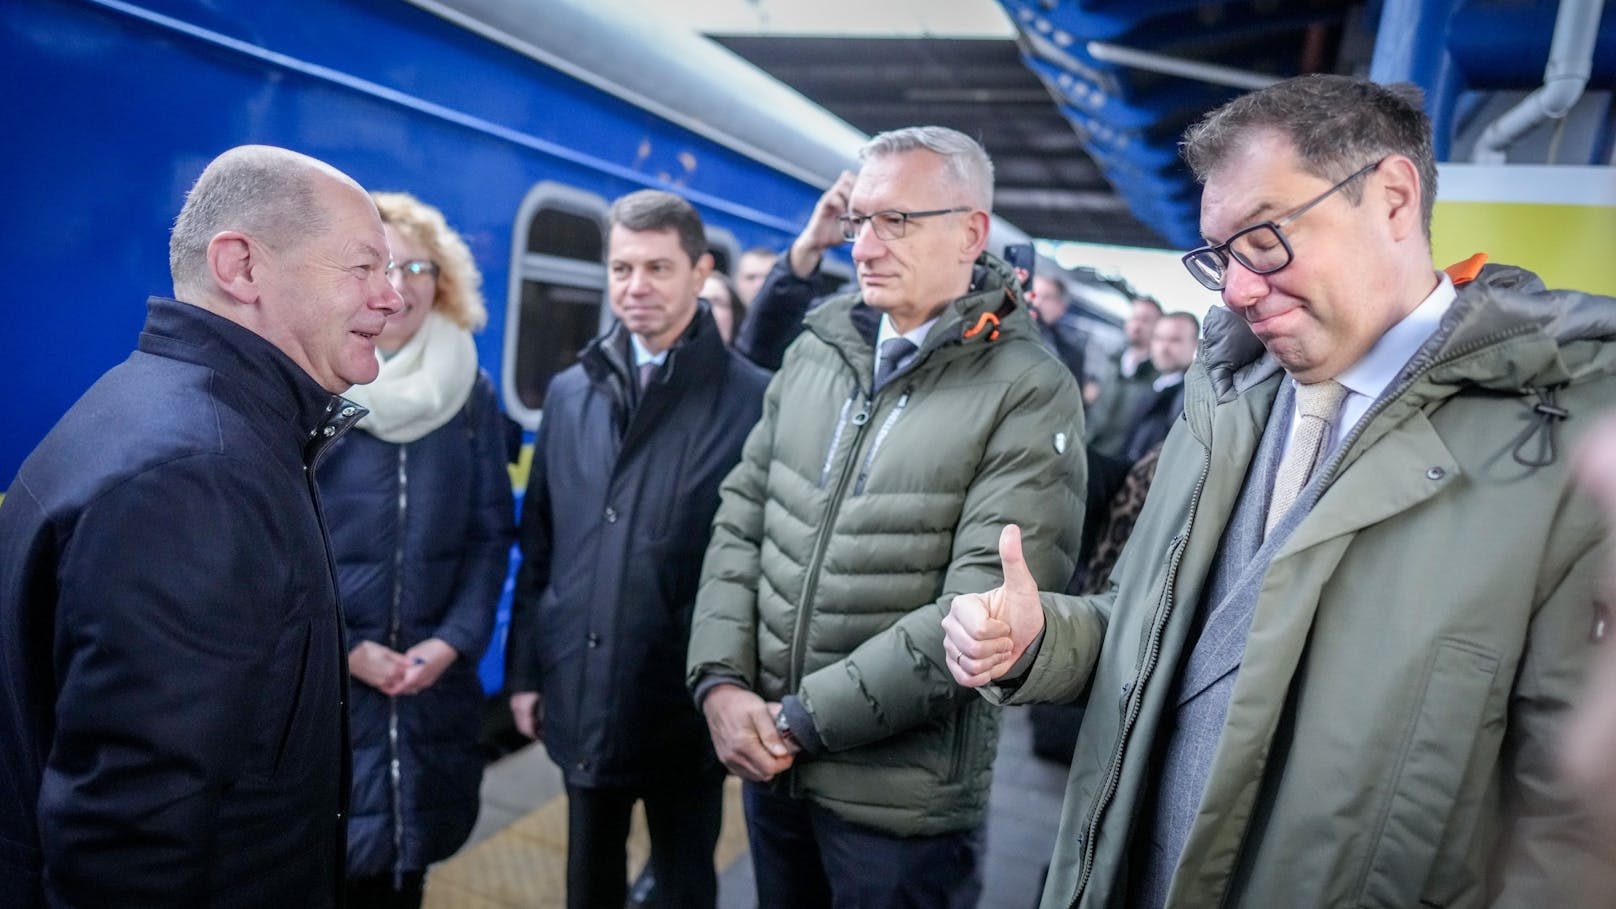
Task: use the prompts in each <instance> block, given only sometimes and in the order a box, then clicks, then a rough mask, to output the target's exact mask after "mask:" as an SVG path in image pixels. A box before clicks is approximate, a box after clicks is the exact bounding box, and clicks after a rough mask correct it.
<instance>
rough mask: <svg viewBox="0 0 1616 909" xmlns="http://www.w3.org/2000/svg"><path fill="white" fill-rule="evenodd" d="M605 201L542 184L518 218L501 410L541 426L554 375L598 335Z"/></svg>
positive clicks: (602, 309)
mask: <svg viewBox="0 0 1616 909" xmlns="http://www.w3.org/2000/svg"><path fill="white" fill-rule="evenodd" d="M606 209H607V205H606V200H605V199H602V198H601V197H599V196H597V195H594V194H593V193H586V192H584V191H582V190H579V189H575V188H573V187H570V186H563V185H561V184H558V183H550V182H545V183H540V184H538V185H537V186H534V187H533V188H532V189H531V190H529V191H528V194H527V198H525V199H523V200H522V205H521V207H520V208H519V209H518V210H517V213H516V224H515V228H514V231H513V236H512V237H511V240H512V243H511V272H510V274H511V277H510V287H509V290H508V292H507V295H506V300H507V305H506V308H505V313H506V315H505V318H506V324H505V356H504V363H503V370H504V372H503V376H502V379H503V382H502V385H503V387H504V396H505V409H506V411H507V412H508V413H510V415H511V416H512V417H514V418H515V419H516V420H517V421H518V422H520V423H521V424H522V425H523V426H526V427H527V428H529V429H532V428H534V427H536V426H538V422H539V414H540V411H541V410H543V408H544V395H545V391H546V390H547V389H548V388H549V386H550V380H551V379H552V378H554V377H555V375H556V373H559V372H561V371H562V370H564V369H566V368H567V367H568V366H571V365H572V364H573V363H576V362H577V361H578V353H579V351H581V350H582V349H583V347H584V345H585V344H587V343H588V342H589V339H590V338H593V337H594V336H595V335H596V334H597V333H598V332H599V331H600V329H601V326H602V324H603V322H604V321H605V320H606V319H607V318H608V314H609V310H608V309H607V307H606V306H605V305H604V304H605V295H606V266H605V265H604V264H603V263H604V258H605V245H606V242H605V236H606V233H605V231H606Z"/></svg>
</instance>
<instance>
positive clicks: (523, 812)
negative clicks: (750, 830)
mask: <svg viewBox="0 0 1616 909" xmlns="http://www.w3.org/2000/svg"><path fill="white" fill-rule="evenodd" d="M1065 784H1066V766H1065V765H1064V764H1058V763H1054V762H1051V761H1047V760H1044V759H1041V758H1038V757H1035V756H1034V755H1033V753H1032V731H1031V724H1030V722H1029V718H1028V713H1027V709H1026V708H1022V707H1011V708H1007V709H1006V710H1005V712H1004V728H1003V734H1002V735H1001V736H1000V739H999V752H998V758H997V763H996V764H995V767H994V774H993V792H992V794H991V796H990V801H989V806H990V807H989V819H988V831H987V858H986V861H985V867H984V873H983V885H984V886H983V896H982V902H981V904H980V907H981V909H1035V907H1036V906H1037V905H1038V894H1039V890H1040V887H1041V884H1042V876H1043V871H1044V867H1045V865H1046V864H1047V863H1048V861H1049V856H1050V853H1051V852H1052V851H1053V846H1054V841H1055V835H1056V828H1057V826H1058V824H1059V822H1060V807H1061V799H1062V797H1063V795H1064V792H1065ZM566 849H567V805H566V796H565V794H564V791H563V789H562V786H561V772H560V771H559V770H558V769H557V768H556V767H555V765H554V764H552V763H551V762H550V760H549V757H548V756H547V755H546V754H545V752H544V746H543V745H540V744H534V745H529V746H527V747H526V748H523V749H522V750H520V751H517V752H514V753H512V754H510V755H507V756H506V757H504V758H501V759H500V760H498V761H496V762H494V763H493V764H490V765H489V766H488V770H487V772H486V774H485V776H484V779H483V788H482V812H481V814H480V815H479V817H478V820H477V826H476V828H475V829H474V830H473V831H472V835H471V839H470V841H469V842H468V843H467V844H466V846H465V847H464V848H462V849H461V850H460V852H459V853H457V854H456V855H454V856H453V857H451V858H449V859H447V860H446V861H443V862H440V863H439V864H438V865H436V866H434V867H433V868H432V870H431V872H430V873H429V874H428V876H427V885H426V901H425V907H426V909H518V907H520V909H549V907H560V906H563V905H565V900H564V894H565V887H564V882H565V880H566ZM647 851H648V844H647V840H646V834H645V822H644V818H643V817H641V816H640V814H639V809H638V808H636V809H635V818H634V824H633V829H632V832H631V834H630V840H629V866H630V868H629V870H630V872H631V873H630V877H631V878H632V877H633V873H637V871H638V869H639V868H640V867H641V866H642V865H644V863H645V859H646V855H647ZM716 862H717V865H718V869H719V878H718V905H719V909H754V907H756V909H768V907H767V906H766V905H764V906H762V907H759V906H758V899H757V890H756V887H755V886H754V883H753V879H752V863H751V861H750V860H749V859H748V857H747V845H746V829H745V826H744V821H743V819H742V815H741V802H740V782H739V781H738V780H736V779H735V778H734V777H731V778H730V779H729V780H728V781H727V783H726V785H725V789H724V827H723V832H722V834H721V835H720V837H719V843H718V850H717V854H716Z"/></svg>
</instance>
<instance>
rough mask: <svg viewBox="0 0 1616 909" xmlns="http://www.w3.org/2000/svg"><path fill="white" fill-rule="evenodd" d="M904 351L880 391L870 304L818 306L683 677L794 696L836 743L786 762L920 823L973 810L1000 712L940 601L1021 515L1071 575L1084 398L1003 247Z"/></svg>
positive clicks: (863, 820)
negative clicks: (960, 658) (911, 354)
mask: <svg viewBox="0 0 1616 909" xmlns="http://www.w3.org/2000/svg"><path fill="white" fill-rule="evenodd" d="M977 272H978V274H979V280H978V282H977V285H976V288H977V289H974V290H973V291H972V292H970V293H968V294H967V295H966V296H964V297H961V298H960V299H958V300H956V301H954V302H953V303H951V304H950V305H949V306H948V307H947V308H946V309H945V311H944V313H943V315H942V316H941V318H940V320H939V321H938V323H937V324H936V325H935V326H933V328H932V330H931V332H930V334H929V335H928V336H927V338H926V342H925V344H924V345H923V346H922V347H921V349H920V351H919V353H918V354H917V355H916V357H915V358H914V362H913V363H912V364H911V365H910V366H909V367H908V368H906V369H905V370H904V371H902V372H900V373H898V374H897V375H896V376H894V377H893V378H892V379H891V380H890V381H889V382H888V383H887V384H886V385H885V386H884V387H883V388H882V389H881V391H880V392H879V393H877V394H875V395H873V396H872V395H871V394H870V386H871V371H872V370H871V364H872V363H873V360H874V356H875V353H874V348H873V344H872V342H873V339H874V337H875V331H876V326H877V324H878V317H879V313H877V312H876V311H874V310H873V309H871V308H870V307H868V306H866V305H864V303H863V302H862V299H861V297H860V296H858V295H857V294H853V295H848V296H845V297H841V298H838V299H835V300H832V301H829V302H827V303H826V304H825V305H824V306H822V307H820V308H819V309H817V310H815V311H814V312H813V313H811V314H810V315H809V317H808V319H807V323H806V329H807V330H806V331H805V332H804V333H803V335H802V337H800V338H799V339H798V340H797V341H796V342H795V343H794V344H793V345H792V347H791V349H790V350H789V351H788V352H787V354H786V358H785V363H784V365H783V367H782V368H781V370H780V373H779V374H778V375H777V376H776V377H775V378H774V381H773V382H772V383H771V384H770V386H769V390H768V394H767V397H766V399H765V401H764V412H763V418H762V420H761V422H759V424H758V426H757V427H756V428H755V429H754V430H753V432H752V434H751V436H750V437H749V438H748V439H747V442H746V448H745V451H744V453H743V455H742V458H741V463H740V464H739V465H738V466H737V467H736V468H735V470H734V471H733V472H732V473H731V474H730V475H729V477H728V478H727V479H726V480H725V482H724V485H723V489H722V494H723V500H722V504H721V505H720V506H719V510H718V515H717V518H716V519H715V521H714V528H713V540H712V543H711V545H710V546H709V547H708V550H707V558H706V562H705V564H704V566H703V570H702V582H701V589H700V593H699V595H698V598H697V602H696V613H695V620H694V627H693V629H692V633H691V640H690V655H689V667H688V681H689V684H690V685H691V686H692V688H694V687H695V686H697V685H698V684H699V683H700V682H701V680H702V679H704V678H706V677H708V676H709V675H721V676H726V677H730V678H734V679H737V680H740V681H742V682H744V683H745V684H746V685H747V686H749V687H750V688H752V689H753V690H754V691H756V692H758V693H759V694H760V695H762V696H763V697H764V698H765V699H767V700H770V701H778V700H780V699H781V698H782V697H784V696H785V695H787V694H795V695H797V697H798V698H800V699H801V700H802V702H803V705H804V706H805V707H806V708H807V710H808V712H809V713H810V714H811V715H812V717H813V721H814V726H815V729H816V731H817V733H818V736H819V738H820V739H821V740H822V742H823V744H824V745H825V747H826V748H827V749H828V753H825V754H821V755H819V756H816V757H813V758H804V759H800V760H799V761H798V763H797V765H796V766H795V767H794V768H793V769H792V770H791V771H789V772H788V773H787V774H785V775H783V776H782V777H781V778H780V779H779V780H778V785H780V786H782V787H785V788H786V789H787V790H788V791H790V792H792V793H794V794H798V795H805V796H807V797H809V798H812V799H814V800H815V801H816V802H818V803H819V804H821V805H823V806H825V807H827V808H829V809H830V810H832V811H834V812H835V813H836V814H837V815H838V816H840V817H842V818H844V819H846V820H849V821H852V822H855V823H859V824H863V825H866V826H869V827H872V828H875V829H877V830H882V831H885V832H888V833H892V834H896V835H902V836H912V835H923V834H925V835H929V834H938V833H945V832H950V831H958V830H965V829H970V828H972V827H975V826H977V825H978V824H980V823H981V820H982V817H983V813H984V810H985V807H986V804H987V797H988V788H989V783H990V781H991V776H992V764H993V755H994V748H995V745H996V742H997V739H998V721H997V718H996V716H995V711H994V710H993V709H992V708H991V707H990V706H989V705H988V704H986V703H985V702H983V701H982V700H981V699H980V698H979V697H977V696H976V695H975V694H974V693H970V692H967V691H965V690H964V689H961V688H959V687H958V686H957V685H955V684H954V682H953V680H952V679H951V678H950V676H949V673H948V669H947V667H946V666H945V665H944V662H943V661H944V657H943V647H942V628H941V626H940V625H939V622H940V620H941V619H942V617H943V616H944V615H945V614H946V612H947V608H948V604H949V602H950V601H951V600H952V598H953V597H954V595H956V594H959V593H968V592H976V591H981V590H986V589H988V588H990V587H993V586H996V585H997V584H998V583H999V580H1000V574H1001V570H1000V565H999V557H998V548H997V547H998V538H999V533H1000V530H1001V528H1002V527H1003V526H1004V524H1005V523H1006V522H1007V521H1012V520H1013V521H1016V522H1018V523H1020V524H1021V527H1022V530H1023V533H1024V537H1023V539H1024V542H1025V552H1026V557H1027V563H1028V565H1029V567H1030V568H1031V569H1032V571H1033V573H1034V576H1035V577H1036V578H1037V579H1038V580H1040V581H1042V582H1043V583H1044V584H1046V585H1050V586H1060V585H1064V584H1065V583H1066V581H1067V578H1068V577H1069V576H1070V574H1071V571H1072V567H1073V559H1074V557H1075V553H1076V548H1077V540H1078V533H1079V531H1080V529H1081V528H1080V527H1078V526H1077V523H1078V522H1077V521H1076V520H1075V519H1074V516H1078V515H1081V514H1082V511H1083V509H1082V496H1083V492H1082V491H1083V488H1084V458H1083V447H1082V438H1083V422H1082V421H1083V416H1082V402H1081V397H1080V396H1079V394H1078V391H1077V387H1076V384H1075V382H1074V381H1073V379H1072V377H1071V374H1070V373H1068V372H1067V371H1066V369H1065V367H1063V366H1062V365H1061V364H1060V363H1059V362H1058V361H1057V360H1055V359H1054V358H1053V357H1052V356H1050V355H1049V353H1048V352H1047V351H1046V350H1045V349H1044V347H1043V345H1042V344H1041V343H1040V342H1039V340H1038V337H1037V334H1036V329H1035V327H1034V326H1033V324H1032V322H1031V320H1030V319H1029V317H1028V316H1027V314H1026V310H1025V306H1024V304H1023V303H1022V301H1021V297H1020V294H1019V291H1018V290H1016V289H1015V282H1014V278H1013V276H1012V275H1011V273H1010V272H1009V270H1008V268H1007V267H1006V266H1005V265H1004V263H1002V262H1000V261H998V260H997V259H994V258H993V257H991V256H983V257H982V258H981V259H980V260H978V265H977Z"/></svg>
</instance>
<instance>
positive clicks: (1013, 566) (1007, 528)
mask: <svg viewBox="0 0 1616 909" xmlns="http://www.w3.org/2000/svg"><path fill="white" fill-rule="evenodd" d="M999 563H1000V564H1001V565H1002V566H1003V567H1004V592H1005V594H1006V595H1007V596H1010V597H1021V596H1032V597H1036V596H1038V582H1037V581H1035V580H1033V577H1032V572H1031V571H1028V570H1027V560H1026V559H1024V558H1022V557H1021V528H1020V527H1018V526H1016V525H1015V524H1006V525H1004V530H1003V531H1001V532H1000V533H999Z"/></svg>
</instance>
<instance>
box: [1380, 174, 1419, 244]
mask: <svg viewBox="0 0 1616 909" xmlns="http://www.w3.org/2000/svg"><path fill="white" fill-rule="evenodd" d="M1372 178H1373V179H1372V182H1371V184H1370V186H1371V189H1370V190H1369V192H1370V193H1372V194H1374V197H1373V201H1375V202H1377V203H1379V204H1380V205H1382V206H1384V209H1383V210H1384V212H1385V217H1386V224H1387V226H1388V227H1389V228H1390V229H1391V232H1392V238H1393V239H1395V240H1403V239H1406V238H1407V237H1409V236H1410V235H1411V234H1416V233H1421V232H1423V230H1424V222H1425V214H1424V211H1423V209H1422V207H1421V200H1422V199H1423V198H1424V194H1425V191H1426V187H1424V186H1421V185H1420V172H1419V169H1418V168H1416V167H1415V166H1414V162H1413V161H1412V160H1410V159H1408V158H1406V157H1404V156H1403V155H1391V156H1389V157H1387V159H1386V160H1385V161H1383V162H1381V165H1380V167H1378V168H1376V170H1375V172H1374V173H1373V174H1372Z"/></svg>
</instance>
